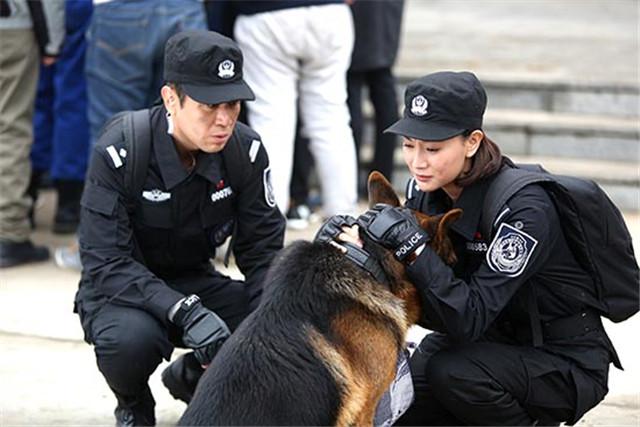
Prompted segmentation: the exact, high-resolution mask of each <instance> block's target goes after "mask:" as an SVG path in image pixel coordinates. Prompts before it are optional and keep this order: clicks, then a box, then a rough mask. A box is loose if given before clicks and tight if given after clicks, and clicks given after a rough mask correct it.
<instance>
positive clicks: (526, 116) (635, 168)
mask: <svg viewBox="0 0 640 427" xmlns="http://www.w3.org/2000/svg"><path fill="white" fill-rule="evenodd" d="M478 77H479V78H480V79H481V81H482V82H483V84H484V85H485V88H486V90H487V93H488V99H489V105H488V108H487V112H486V114H485V123H484V128H485V131H486V132H487V134H488V135H489V136H490V137H491V139H492V140H494V141H495V142H496V143H497V144H498V145H499V146H500V147H501V148H502V150H503V152H504V154H506V155H508V156H510V157H512V158H513V159H514V160H515V161H517V162H525V163H541V164H542V165H544V166H545V168H546V169H548V170H549V171H551V172H553V173H558V174H566V175H574V176H579V177H583V178H588V179H593V180H595V181H596V182H597V183H598V184H599V185H600V186H601V187H602V188H603V189H604V190H605V191H606V192H607V193H608V194H609V196H610V197H611V199H612V200H613V201H614V202H615V203H616V205H617V206H618V207H619V208H620V209H622V210H626V211H640V119H639V117H640V113H639V108H640V89H639V88H638V86H637V85H631V84H629V85H625V84H620V83H612V84H605V83H601V82H600V83H593V84H590V83H584V82H583V83H572V82H562V81H549V80H546V81H545V80H540V81H536V80H531V79H527V80H522V79H516V78H510V79H505V78H491V77H490V76H483V75H479V76H478ZM398 80H399V84H398V86H399V87H398V94H399V98H400V99H402V94H403V92H404V87H405V86H406V84H407V83H408V82H409V81H411V80H412V78H408V77H406V76H398ZM365 112H368V114H369V115H370V114H371V109H370V106H369V107H365ZM372 132H373V129H372V128H371V124H370V125H369V129H368V131H365V147H364V149H363V153H362V158H363V160H364V161H365V162H366V161H367V159H370V158H371V147H370V146H368V147H367V145H366V142H367V139H366V138H367V136H369V137H371V136H372ZM395 160H396V174H395V176H394V180H393V181H394V186H395V187H396V188H397V189H398V190H399V191H403V190H404V184H405V183H406V179H407V178H408V173H407V170H406V167H405V165H404V162H403V161H402V155H401V151H400V144H398V150H397V151H396V155H395Z"/></svg>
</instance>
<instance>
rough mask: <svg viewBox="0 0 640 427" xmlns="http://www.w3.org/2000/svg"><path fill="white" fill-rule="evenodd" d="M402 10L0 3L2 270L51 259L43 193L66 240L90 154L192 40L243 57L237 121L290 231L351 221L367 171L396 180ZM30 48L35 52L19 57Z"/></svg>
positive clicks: (386, 4) (152, 90)
mask: <svg viewBox="0 0 640 427" xmlns="http://www.w3.org/2000/svg"><path fill="white" fill-rule="evenodd" d="M34 4H35V6H34ZM308 6H314V9H313V12H310V9H309V7H308ZM403 6H404V1H403V0H379V1H378V0H376V1H371V0H358V1H347V2H345V1H343V0H302V1H286V0H283V1H276V0H274V1H205V2H202V1H199V0H193V1H191V0H188V1H184V0H162V1H157V0H136V1H127V0H94V1H91V0H73V1H64V0H52V1H48V2H42V3H39V2H27V1H24V0H2V14H3V17H2V18H1V20H0V31H1V37H2V39H3V40H4V42H3V49H2V50H1V52H0V58H1V59H0V60H1V61H2V62H1V63H0V68H1V69H2V75H1V76H2V77H1V81H0V84H1V85H2V86H3V88H5V87H6V88H7V90H4V89H3V91H2V92H3V95H2V99H1V102H0V107H1V110H0V120H1V123H2V126H1V130H0V140H2V144H0V147H1V148H0V149H1V150H2V153H3V154H4V153H7V155H6V156H5V155H3V156H2V158H3V165H2V171H3V172H2V175H1V178H0V186H1V189H2V191H1V192H0V193H1V194H2V195H3V196H2V197H1V198H0V265H1V266H2V267H10V266H13V265H20V264H24V263H28V262H33V261H43V260H46V259H48V258H49V250H48V248H46V247H43V246H37V245H34V244H33V243H32V242H31V240H30V231H31V230H32V229H33V228H34V227H36V226H37V224H35V220H34V215H33V212H34V206H36V204H37V200H38V192H39V190H40V189H41V188H43V187H49V188H50V187H53V188H54V189H55V190H56V193H57V205H56V209H55V214H54V215H55V216H54V220H53V226H52V227H53V229H52V231H53V232H54V233H57V234H69V233H75V231H76V229H77V226H78V222H79V211H80V200H81V196H82V190H83V183H84V177H85V174H86V170H87V164H88V153H89V152H90V147H91V146H92V145H93V144H94V143H95V141H96V140H97V138H98V137H99V135H100V130H101V128H102V127H103V125H104V124H105V123H106V122H107V121H108V120H109V118H111V117H112V116H113V115H115V114H116V113H118V112H120V111H125V110H138V109H143V108H147V107H150V106H151V105H153V104H154V103H156V102H157V101H158V96H157V94H158V93H159V88H160V87H161V85H162V84H163V81H162V71H163V70H162V66H163V64H162V54H163V50H164V45H165V43H166V41H167V39H168V38H169V37H171V36H172V35H173V34H175V33H177V32H180V31H184V30H190V29H210V30H213V31H217V32H220V33H222V34H225V35H227V36H229V37H232V38H234V39H235V40H236V41H237V42H238V44H239V46H240V47H241V49H242V51H243V54H244V57H245V76H246V77H245V78H246V80H247V82H248V83H249V85H250V86H251V87H252V89H253V90H254V92H255V93H256V96H257V100H256V102H253V103H248V104H246V106H245V107H244V108H243V115H242V117H241V120H242V121H245V122H247V123H248V124H249V125H250V126H251V127H252V128H253V129H255V130H256V131H257V132H258V133H259V134H260V135H261V137H262V140H263V142H264V144H265V146H266V147H267V150H268V153H269V156H270V161H271V169H272V182H273V186H274V192H275V197H276V202H277V204H278V207H279V208H280V210H281V211H282V212H283V214H286V216H287V219H288V225H289V227H293V228H297V229H300V228H305V227H308V226H309V221H310V220H313V218H318V217H327V216H330V215H334V214H352V213H355V211H356V203H357V197H358V193H360V195H362V193H363V191H364V178H365V177H366V176H367V175H368V171H369V170H373V169H376V170H380V171H382V172H383V173H384V174H385V175H386V176H388V177H389V178H391V175H392V170H393V151H394V148H395V144H394V142H395V136H393V135H390V134H387V135H383V134H382V130H383V129H384V128H386V127H387V126H388V125H389V124H390V123H392V122H393V121H394V120H396V119H397V117H398V103H397V95H396V87H395V80H394V76H393V72H392V68H393V65H394V62H395V59H396V55H397V51H398V45H399V38H400V29H401V21H402V11H403ZM269 11H278V12H280V13H277V14H272V15H271V14H265V13H264V12H269ZM270 16H277V18H273V17H270ZM265 17H267V18H265ZM328 23H330V24H331V25H328ZM10 42H11V44H9V43H10ZM36 43H39V45H40V46H41V47H40V50H39V51H38V50H37V49H25V48H24V47H25V46H30V45H32V44H33V45H35V44H36ZM373 46H375V47H376V48H375V49H374V48H373ZM9 47H12V48H13V49H9ZM47 49H48V50H47ZM24 52H30V54H29V55H26V56H25V54H24ZM36 52H40V53H39V57H40V65H39V66H37V65H36V62H37V61H38V57H37V56H36ZM366 93H368V94H369V97H370V99H371V103H372V105H373V107H374V113H375V134H374V135H370V136H369V135H363V121H364V118H363V113H362V105H363V101H364V96H363V94H366ZM367 136H369V139H370V140H366V138H365V137H367ZM369 143H370V144H372V145H373V148H374V154H373V157H372V161H371V163H369V164H364V162H363V161H362V160H361V158H360V151H361V148H362V146H363V145H365V144H369ZM5 163H6V165H5ZM315 183H317V185H314V184H315ZM315 188H318V189H319V190H320V192H319V194H317V192H314V191H311V190H312V189H315ZM316 209H317V210H318V213H319V215H313V211H314V210H316ZM55 259H56V262H57V264H58V265H60V266H63V267H71V268H75V269H80V268H81V265H80V260H79V257H78V255H77V248H76V247H62V248H58V249H57V250H56V251H55Z"/></svg>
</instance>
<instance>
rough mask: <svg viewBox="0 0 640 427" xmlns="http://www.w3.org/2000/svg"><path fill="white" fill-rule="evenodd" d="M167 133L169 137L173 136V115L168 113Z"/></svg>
mask: <svg viewBox="0 0 640 427" xmlns="http://www.w3.org/2000/svg"><path fill="white" fill-rule="evenodd" d="M166 117H167V133H168V134H169V135H173V118H172V117H171V113H170V112H168V111H167V115H166Z"/></svg>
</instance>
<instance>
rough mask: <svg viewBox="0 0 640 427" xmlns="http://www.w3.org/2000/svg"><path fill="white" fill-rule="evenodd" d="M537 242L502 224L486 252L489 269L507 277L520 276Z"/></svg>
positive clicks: (520, 231)
mask: <svg viewBox="0 0 640 427" xmlns="http://www.w3.org/2000/svg"><path fill="white" fill-rule="evenodd" d="M537 245H538V241H537V240H536V239H534V238H533V237H531V236H530V235H528V234H527V233H525V232H524V231H522V230H518V229H517V228H515V227H513V226H511V225H509V224H506V223H502V224H500V228H498V232H497V233H496V235H495V237H494V238H493V241H492V242H491V245H490V246H489V249H488V251H487V263H488V264H489V267H490V268H491V269H492V270H493V271H495V272H497V273H503V274H506V275H507V276H509V277H516V276H519V275H520V274H522V272H523V271H524V269H525V267H526V266H527V263H528V262H529V258H531V254H533V251H534V249H535V248H536V246H537Z"/></svg>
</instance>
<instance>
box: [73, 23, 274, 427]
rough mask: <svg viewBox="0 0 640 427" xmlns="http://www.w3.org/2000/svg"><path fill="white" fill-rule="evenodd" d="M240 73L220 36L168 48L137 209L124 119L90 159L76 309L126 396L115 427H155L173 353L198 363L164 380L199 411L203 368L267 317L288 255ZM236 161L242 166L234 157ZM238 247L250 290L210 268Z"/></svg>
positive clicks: (193, 37) (178, 365) (191, 37)
mask: <svg viewBox="0 0 640 427" xmlns="http://www.w3.org/2000/svg"><path fill="white" fill-rule="evenodd" d="M242 62H243V58H242V53H241V51H240V50H239V48H238V47H237V45H236V44H235V42H233V41H232V40H230V39H228V38H226V37H224V36H222V35H220V34H218V33H214V32H210V31H204V30H202V31H188V32H180V33H177V34H176V35H174V36H172V37H171V38H170V39H169V40H168V42H167V44H166V48H165V56H164V65H165V68H164V78H165V81H166V84H165V85H164V86H163V87H162V89H161V93H160V94H161V96H162V101H163V103H162V105H157V106H154V107H152V108H151V109H150V110H149V122H150V128H151V129H150V136H149V138H150V143H151V147H150V159H149V163H148V170H147V172H146V178H145V181H144V186H143V190H142V191H141V192H140V193H139V194H136V196H135V199H134V200H131V199H130V198H132V196H130V194H129V193H128V188H130V187H125V176H126V166H127V165H126V163H127V161H128V159H129V157H128V155H129V156H131V155H132V153H131V152H132V150H131V149H130V148H129V147H128V146H127V145H126V142H125V141H123V138H122V135H123V123H122V121H123V120H124V118H125V117H127V116H126V115H119V116H116V117H115V118H114V119H112V121H111V122H110V123H108V124H107V125H106V126H105V130H104V132H103V133H102V135H101V136H100V138H99V140H98V142H97V144H96V146H95V148H94V150H93V155H92V158H91V163H90V166H89V172H88V177H87V182H86V185H85V190H84V193H83V197H82V210H81V221H80V228H79V242H80V254H81V257H82V265H83V270H82V277H81V282H80V287H79V290H78V292H77V294H76V299H75V302H76V310H77V312H78V314H79V316H80V320H81V323H82V327H83V329H84V332H85V338H86V340H87V341H88V342H89V343H92V344H93V345H94V347H95V353H96V357H97V362H98V368H99V369H100V371H101V372H102V374H103V375H104V377H105V379H106V381H107V383H108V385H109V387H110V388H111V390H112V391H113V392H114V394H115V395H116V398H117V401H118V405H117V408H116V411H115V415H116V421H117V423H118V425H154V423H155V415H154V406H155V402H154V399H153V396H152V394H151V390H150V388H149V385H148V380H149V377H150V375H151V374H152V373H153V372H154V370H155V369H156V368H157V366H158V365H159V364H160V362H161V361H162V359H163V358H164V359H167V360H169V358H170V357H171V353H172V351H173V349H174V347H175V346H181V347H187V348H191V349H193V350H194V351H193V352H190V353H187V354H186V355H184V356H181V357H180V358H178V359H177V360H176V361H174V362H173V363H172V364H170V365H169V367H168V368H167V369H166V370H165V371H164V372H163V374H162V380H163V383H164V384H165V385H166V386H167V387H168V388H169V391H170V392H171V394H172V395H173V396H174V397H176V398H179V399H181V400H184V401H187V402H188V401H189V399H190V398H191V396H192V394H193V390H194V388H195V386H196V384H197V381H198V379H199V377H200V375H201V374H202V372H203V369H202V367H203V366H206V365H208V364H209V363H211V360H212V359H213V357H214V356H215V354H216V352H217V350H218V349H219V347H220V346H221V345H222V343H223V342H224V341H225V339H226V338H227V337H228V336H229V334H230V332H232V331H233V330H234V329H235V328H236V327H237V326H238V324H239V323H240V322H241V321H242V320H243V319H244V318H245V317H246V316H247V314H248V313H249V312H250V311H251V310H252V309H253V308H255V307H256V305H257V304H258V301H259V300H260V296H261V293H262V281H263V277H264V275H265V273H266V270H267V268H268V266H269V264H270V262H271V260H272V258H273V257H274V256H275V254H276V252H277V251H279V250H280V249H281V248H282V245H283V240H284V229H285V222H284V218H283V216H282V215H281V213H280V211H279V210H278V208H277V207H276V202H275V198H274V196H273V194H272V191H271V183H270V168H269V159H268V157H267V153H266V151H265V149H264V147H263V145H262V143H261V141H260V137H259V135H258V134H257V133H255V132H254V131H253V130H251V129H250V128H249V127H247V126H245V125H242V124H241V123H237V118H238V115H239V113H240V101H241V100H253V99H254V95H253V92H252V91H251V89H250V88H249V86H248V85H247V84H246V83H245V82H244V80H243V77H242ZM136 142H137V141H132V143H134V144H135V143H136ZM234 149H235V150H236V152H237V153H240V154H236V155H234V156H232V155H231V154H228V153H230V150H234ZM234 171H242V174H238V173H237V172H235V173H234ZM238 176H241V177H243V180H242V182H240V181H239V180H238ZM132 202H133V203H132ZM132 206H133V207H132ZM231 235H233V237H232V243H231V246H232V248H233V252H234V255H235V259H236V262H237V264H238V267H239V268H240V270H241V272H242V273H243V274H244V277H245V280H244V281H238V280H232V279H231V278H229V277H227V276H225V275H223V274H221V273H219V272H218V271H216V270H215V268H214V267H213V265H212V264H211V258H213V256H214V255H215V251H216V247H217V246H220V245H222V243H223V242H224V241H225V240H226V239H227V238H228V237H229V236H231Z"/></svg>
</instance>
